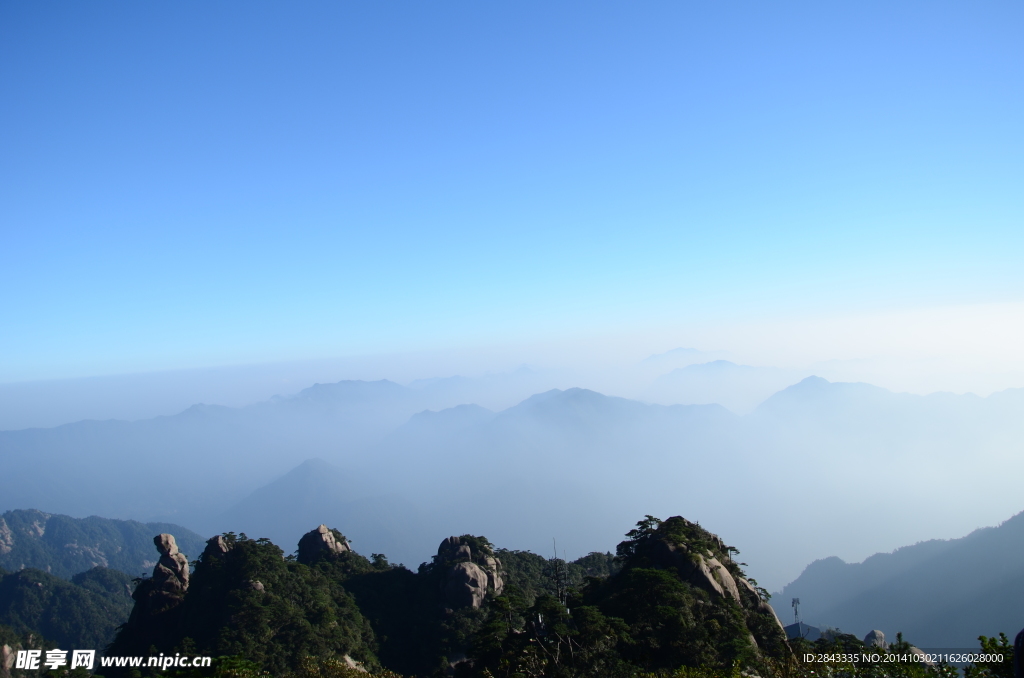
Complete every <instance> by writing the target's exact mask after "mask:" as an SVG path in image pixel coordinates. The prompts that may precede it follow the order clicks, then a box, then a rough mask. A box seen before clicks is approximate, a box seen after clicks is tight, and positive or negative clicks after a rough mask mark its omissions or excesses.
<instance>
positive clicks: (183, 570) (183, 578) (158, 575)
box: [153, 534, 188, 594]
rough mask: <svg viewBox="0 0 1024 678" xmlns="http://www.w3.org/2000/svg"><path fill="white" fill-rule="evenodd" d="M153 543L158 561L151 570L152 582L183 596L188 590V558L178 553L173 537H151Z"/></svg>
mask: <svg viewBox="0 0 1024 678" xmlns="http://www.w3.org/2000/svg"><path fill="white" fill-rule="evenodd" d="M153 543H154V544H156V550H157V551H159V552H160V561H159V562H157V564H156V567H154V568H153V580H154V581H157V582H159V583H160V584H161V587H162V588H164V589H166V590H168V591H174V592H177V593H181V594H184V593H185V591H187V590H188V558H187V557H186V556H185V554H184V553H181V552H180V551H178V545H177V544H176V543H175V542H174V535H170V534H158V535H157V536H155V537H153Z"/></svg>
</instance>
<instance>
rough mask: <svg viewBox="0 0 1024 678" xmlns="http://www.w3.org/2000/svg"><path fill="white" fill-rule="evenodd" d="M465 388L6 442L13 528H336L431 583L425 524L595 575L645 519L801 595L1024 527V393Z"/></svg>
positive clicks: (201, 411) (302, 402) (0, 465)
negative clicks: (648, 394)
mask: <svg viewBox="0 0 1024 678" xmlns="http://www.w3.org/2000/svg"><path fill="white" fill-rule="evenodd" d="M736 367H741V366H736ZM701 369H727V370H731V369H732V368H731V367H725V368H723V367H722V366H721V365H719V366H717V367H714V366H713V367H711V368H706V367H702V368H701ZM456 381H457V380H456ZM458 388H461V386H459V385H458V384H457V383H455V382H450V383H445V384H442V383H441V382H438V383H437V384H434V385H431V384H420V385H418V387H417V388H410V387H406V386H400V385H398V384H395V383H392V382H388V381H377V382H361V381H344V382H339V383H336V384H318V385H315V386H313V387H310V388H308V389H306V390H304V391H302V392H300V393H299V394H298V395H296V396H294V397H291V398H280V399H275V400H272V401H268V402H265V403H260V404H258V405H253V406H250V407H245V408H226V407H218V406H210V405H197V406H194V407H192V408H189V409H188V410H186V411H184V412H182V413H180V414H178V415H175V416H172V417H158V418H155V419H149V420H144V421H138V422H117V421H107V422H95V421H89V422H79V423H77V424H69V425H66V426H60V427H57V428H53V429H29V430H23V431H3V432H0V470H2V472H3V476H4V478H5V481H6V484H5V488H4V493H3V495H2V496H0V510H4V509H14V508H24V507H26V506H37V507H39V508H41V509H44V510H46V511H48V512H52V513H64V514H70V515H90V514H99V515H107V516H113V517H116V518H141V519H143V520H147V521H163V522H174V523H176V524H180V525H187V526H189V527H190V528H191V529H193V530H196V531H198V532H200V533H202V534H204V535H210V534H214V533H217V532H221V531H225V530H238V529H244V530H245V531H246V532H247V533H248V534H250V536H253V537H260V536H268V537H269V536H273V537H274V538H275V539H284V535H286V534H294V531H295V529H297V528H299V526H302V527H303V528H304V527H305V526H306V525H308V524H310V521H312V522H313V523H314V524H318V523H319V522H323V521H325V520H328V521H330V520H334V521H336V522H337V524H344V525H346V528H345V529H346V532H347V533H350V534H351V535H352V536H353V538H354V539H355V540H357V543H358V544H359V548H360V550H363V551H364V552H378V553H386V554H387V555H388V556H389V558H391V559H392V560H394V561H402V562H406V563H409V564H414V563H416V562H419V561H421V560H423V559H425V558H426V557H428V556H429V554H430V550H431V548H432V547H431V545H430V544H427V543H426V542H424V541H423V540H421V539H419V538H418V537H417V535H418V534H420V533H422V530H421V526H423V525H428V526H430V528H431V529H430V530H429V532H430V533H431V534H437V533H445V534H463V533H466V532H472V531H475V532H478V533H482V532H484V531H486V532H487V534H489V535H493V536H494V538H495V539H497V540H500V542H501V543H504V544H509V545H510V546H512V547H515V548H522V549H531V550H534V551H536V552H542V553H543V552H546V550H547V549H550V548H551V547H550V544H549V541H548V540H550V539H551V537H555V538H557V540H558V544H559V549H568V550H569V552H570V553H569V555H570V557H571V556H573V555H575V556H576V557H578V556H581V555H584V554H586V553H588V552H590V551H592V550H597V549H600V548H603V547H604V545H606V544H608V543H612V541H613V540H614V539H616V538H617V537H618V535H621V534H622V533H623V532H625V531H626V530H628V529H629V527H630V525H631V524H632V521H634V520H635V516H637V515H644V514H647V513H650V514H654V515H673V514H683V515H687V516H692V517H693V518H694V519H698V520H700V521H702V523H703V524H706V525H707V526H708V527H709V528H710V529H714V530H715V531H719V532H727V533H729V534H732V535H735V538H736V540H737V541H738V542H740V543H743V544H744V545H745V550H746V552H745V553H744V559H745V560H746V561H747V562H749V563H750V564H751V574H752V575H753V576H755V577H756V578H758V580H759V581H761V582H762V584H763V585H766V586H769V587H772V588H779V587H781V586H782V585H783V584H784V583H785V582H786V581H789V580H791V579H792V578H793V577H795V576H796V575H797V574H798V573H799V571H800V568H801V567H803V566H804V565H805V564H806V563H808V562H810V561H812V560H815V559H817V558H821V557H823V556H826V555H832V554H837V555H840V556H842V557H844V558H847V559H848V560H856V559H860V558H863V557H866V556H867V555H869V554H871V553H875V552H879V551H885V550H891V549H894V548H896V547H898V546H901V545H903V544H907V543H913V542H916V541H920V540H921V539H925V538H933V537H948V536H954V535H956V534H965V533H966V532H968V531H969V530H971V529H973V528H975V527H977V526H978V525H985V524H995V523H996V522H998V521H999V520H1001V519H1002V518H1004V517H1005V516H1007V515H1012V514H1014V513H1016V512H1018V511H1020V510H1021V508H1024V507H1022V506H1021V500H1020V499H1019V496H1020V495H1019V489H1018V483H1016V482H1015V478H1018V477H1020V474H1022V473H1024V454H1021V452H1024V450H1022V441H1024V389H1017V390H1011V391H1005V392H1002V393H997V394H994V395H992V396H989V397H988V398H978V397H976V396H970V395H965V396H955V395H951V394H934V395H930V396H916V395H909V394H895V393H891V392H889V391H886V390H884V389H880V388H877V387H874V386H870V385H868V384H841V383H829V382H827V381H825V380H823V379H819V378H816V377H810V378H807V379H804V380H802V381H801V382H799V383H797V384H794V385H792V386H789V387H788V388H785V389H783V390H781V391H779V392H777V393H775V394H774V395H772V396H771V397H769V398H767V399H766V400H765V402H764V403H762V404H761V405H760V406H758V407H757V408H756V409H755V410H754V411H753V412H751V413H750V414H747V415H743V416H740V415H737V414H735V413H733V412H730V411H729V410H728V409H726V408H724V407H721V406H720V405H715V404H708V405H686V406H683V405H672V406H666V405H652V404H645V403H642V402H639V401H635V400H629V399H625V398H616V397H610V396H605V395H602V394H600V393H597V392H595V391H590V390H586V389H565V390H558V389H555V390H549V391H545V392H543V393H538V394H535V395H532V396H530V397H529V398H526V399H524V400H522V401H521V402H519V403H518V404H516V405H515V406H513V407H508V408H506V409H503V410H500V411H492V410H490V409H488V408H485V407H482V406H480V405H479V404H474V403H457V402H456V403H452V402H451V399H452V398H453V397H454V396H452V393H456V392H457V391H458ZM440 392H443V393H446V394H447V395H444V396H443V397H440V396H438V395H437V393H440ZM444 402H447V403H450V405H445V406H443V407H442V406H438V405H437V403H444ZM312 459H319V460H320V461H315V462H310V461H309V460H312ZM307 462H308V463H307ZM993 466H997V467H998V468H999V469H1000V472H999V473H993V472H989V471H986V469H990V468H993ZM322 513H327V514H329V515H327V516H323V517H317V514H322ZM335 516H337V517H335ZM865 516H877V519H874V520H872V521H871V524H872V527H871V529H870V530H865V529H863V524H864V520H865ZM421 542H422V543H421ZM68 543H70V542H68ZM282 543H287V542H282ZM182 550H183V551H185V552H186V553H188V550H187V548H186V547H183V549H182Z"/></svg>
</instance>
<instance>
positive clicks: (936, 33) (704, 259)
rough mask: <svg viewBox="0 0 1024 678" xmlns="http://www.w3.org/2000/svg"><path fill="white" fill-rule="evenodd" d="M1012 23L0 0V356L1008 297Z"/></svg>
mask: <svg viewBox="0 0 1024 678" xmlns="http://www.w3.org/2000/svg"><path fill="white" fill-rule="evenodd" d="M1022 30H1024V5H1022V4H1021V3H1018V2H981V3H967V2H935V1H929V2H900V3H883V2H856V3H854V2H830V3H821V2H813V3H812V2H806V3H796V2H793V3H735V2H730V3H714V4H712V3H668V2H647V3H625V2H618V3H610V2H559V3H541V2H523V1H520V0H517V1H516V2H455V1H449V2H445V3H427V2H420V3H412V2H406V3H398V2H376V3H326V2H304V3H298V4H284V3H271V2H252V1H246V2H218V3H198V2H175V3H166V2H165V3H135V2H117V3H113V2H99V1H94V2H89V3H71V2H65V3H58V2H54V3H36V2H23V1H11V0H4V1H3V2H0V237H2V240H0V286H2V289H3V295H2V304H3V306H2V309H0V313H2V315H0V356H2V359H0V382H2V381H8V382H9V381H23V380H32V379H43V378H59V377H74V376H84V375H93V374H109V373H122V372H136V371H147V370H163V369H175V368H191V367H201V366H210V365H224V364H235V363H247V362H261V361H275V360H296V359H306V358H319V357H327V356H338V355H351V354H359V353H372V352H387V351H410V350H434V349H441V348H452V347H456V348H457V347H460V346H477V345H487V344H489V343H496V342H503V343H512V344H515V343H516V342H531V341H533V342H535V341H539V340H547V339H553V338H559V337H568V336H576V335H579V334H588V335H594V336H599V335H602V334H608V333H615V332H621V331H622V330H623V328H631V329H633V330H635V331H638V332H642V331H643V330H644V329H645V328H662V327H665V326H671V325H673V324H680V325H684V324H689V325H691V326H692V325H694V324H698V325H699V324H700V323H715V322H735V321H738V320H741V319H749V318H762V319H772V318H784V317H804V318H807V317H810V318H813V317H822V316H828V315H830V314H833V315H834V314H844V313H846V314H851V313H854V314H855V313H870V312H889V311H892V310H897V311H899V310H901V309H903V310H908V311H910V310H914V309H922V308H930V307H935V306H943V305H949V304H966V305H970V304H983V303H990V302H1020V301H1024V286H1022V283H1024V274H1022V272H1021V271H1022V269H1024V267H1022V266H1021V265H1020V262H1021V260H1022V259H1024V191H1022V188H1021V187H1022V186H1024V131H1022V129H1024V128H1022V125H1021V121H1022V120H1024V42H1022V41H1021V40H1020V35H1021V34H1022ZM665 348H671V345H667V346H665ZM704 348H715V347H713V346H704Z"/></svg>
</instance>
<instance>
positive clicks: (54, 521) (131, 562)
mask: <svg viewBox="0 0 1024 678" xmlns="http://www.w3.org/2000/svg"><path fill="white" fill-rule="evenodd" d="M161 532H167V533H170V534H173V535H174V536H175V537H176V538H177V540H178V543H179V544H181V545H182V546H183V550H184V548H188V549H190V550H191V551H192V552H193V553H199V552H200V551H201V550H202V547H203V546H204V542H205V540H204V539H203V538H202V537H200V536H199V535H198V534H196V533H195V532H192V531H191V530H187V529H185V528H184V527H181V526H180V525H172V524H170V523H146V524H143V523H139V522H136V521H134V520H111V519H109V518H100V517H97V516H90V517H89V518H72V517H70V516H63V515H51V514H49V513H43V512H42V511H36V510H16V511H7V512H6V513H4V514H3V515H0V567H2V568H4V569H6V570H21V569H24V568H35V569H37V570H43V571H44V572H47V573H49V574H52V575H54V576H57V577H62V578H64V579H70V578H71V577H72V576H73V575H76V574H78V573H80V572H85V571H86V570H89V569H91V568H94V567H106V568H111V569H114V570H120V571H121V572H125V573H127V574H130V575H133V576H138V575H139V574H140V573H142V572H144V571H147V570H149V569H152V567H153V565H155V564H156V562H155V560H154V558H153V537H154V536H156V535H158V534H160V533H161Z"/></svg>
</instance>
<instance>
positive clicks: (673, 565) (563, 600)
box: [0, 516, 1012, 678]
mask: <svg viewBox="0 0 1024 678" xmlns="http://www.w3.org/2000/svg"><path fill="white" fill-rule="evenodd" d="M332 532H333V535H334V538H335V540H337V542H338V543H345V538H344V536H343V535H342V534H341V533H340V532H337V531H336V530H332ZM448 544H449V546H450V548H448V547H447V546H446V547H445V548H446V549H448V550H443V552H444V553H445V554H448V555H443V556H437V557H435V558H434V559H433V560H432V562H430V563H424V564H423V565H421V566H420V567H419V568H418V570H417V571H415V572H413V571H410V570H408V569H406V568H405V567H402V566H393V565H390V564H389V563H388V562H387V558H386V557H384V556H383V555H381V554H373V556H372V557H371V558H369V559H367V558H365V557H363V556H361V555H359V554H357V553H354V552H352V551H342V552H335V551H332V550H330V549H324V550H322V551H317V550H316V549H313V550H312V551H307V555H304V556H302V558H303V562H299V561H298V560H297V559H296V558H295V557H294V556H288V557H285V555H284V553H283V552H282V550H281V549H279V548H278V547H277V546H275V545H273V544H271V543H270V542H269V541H267V540H265V539H260V540H252V539H248V538H247V537H246V536H245V535H237V536H236V535H234V534H231V533H228V534H226V535H224V537H223V548H220V547H218V546H217V544H216V543H212V542H211V545H210V547H208V548H207V549H206V550H205V551H204V553H203V555H202V556H201V557H200V558H199V560H198V561H197V562H196V564H195V571H194V573H193V575H192V577H191V581H190V585H189V587H188V590H187V592H185V593H184V594H181V593H180V591H179V592H177V593H174V594H173V595H171V596H170V597H169V598H167V600H169V601H170V602H169V603H168V604H167V605H165V606H163V607H160V608H145V609H146V610H148V611H147V612H146V613H145V615H144V614H142V613H141V612H140V610H142V609H143V607H140V606H138V605H137V606H136V609H135V612H134V613H133V615H132V618H131V620H130V621H129V622H128V623H127V624H126V625H125V626H124V627H123V628H122V629H121V631H120V633H119V634H118V636H117V639H116V640H115V642H114V643H113V644H112V646H111V647H110V649H109V651H108V653H107V654H108V655H114V656H124V655H152V654H156V653H160V652H162V653H164V654H174V653H178V652H180V653H182V654H187V655H211V656H214V657H216V658H217V659H216V660H215V662H214V666H213V667H212V668H210V669H203V670H199V669H189V670H177V671H169V672H160V671H157V670H152V669H143V670H134V671H126V670H123V669H122V670H121V673H118V671H114V670H111V671H109V673H108V674H107V677H108V678H117V676H119V675H121V674H123V675H125V676H130V677H132V678H134V677H138V678H142V677H144V676H151V675H152V676H155V675H157V674H159V673H164V675H167V676H177V677H179V678H198V677H199V676H203V677H209V676H214V677H219V678H270V677H273V678H354V677H355V676H367V674H366V673H363V672H361V671H360V670H359V669H356V668H354V667H353V662H358V663H359V664H360V667H361V668H364V669H366V670H367V671H369V675H370V676H379V677H380V678H397V677H399V676H407V677H411V676H419V677H421V678H428V677H429V678H440V677H441V676H446V677H447V676H452V677H454V678H527V677H529V678H576V677H580V678H582V677H583V676H601V677H607V678H655V677H658V678H727V677H728V678H740V677H741V676H744V677H748V676H752V675H757V676H760V677H761V678H812V677H814V678H818V677H820V676H822V675H832V676H844V677H850V678H855V677H859V678H883V677H886V678H946V677H948V678H952V677H953V676H955V675H957V672H956V670H955V669H954V668H952V667H949V666H926V665H924V664H921V663H918V662H916V661H907V662H903V663H880V664H871V663H865V662H861V661H848V662H845V663H843V662H836V663H830V664H822V663H807V662H804V661H803V660H802V657H803V655H804V654H805V653H813V654H816V655H821V654H832V655H843V654H845V655H855V656H858V657H859V656H860V655H862V654H863V653H865V652H867V651H869V649H868V648H865V646H864V644H863V642H862V641H860V640H858V639H857V638H855V637H854V636H852V635H849V634H843V633H840V632H838V631H832V632H830V633H829V634H828V635H827V637H826V638H823V639H821V640H819V641H816V642H815V643H809V642H807V641H804V640H794V641H789V642H787V641H786V640H785V636H784V633H783V631H782V628H781V626H780V625H779V623H778V621H777V620H776V618H775V616H774V614H773V613H772V611H771V608H770V607H769V606H768V605H767V603H766V600H765V598H766V595H765V594H764V592H763V590H760V589H758V588H757V586H756V583H754V582H751V581H750V580H748V579H746V578H745V575H744V572H743V569H742V565H741V564H740V563H737V562H735V561H734V560H733V556H734V555H735V554H736V553H737V551H736V549H734V548H732V547H730V546H727V545H725V544H724V543H723V542H722V541H721V539H719V538H718V537H717V536H715V535H713V534H711V533H709V532H707V531H706V530H704V529H703V528H702V527H700V525H698V524H696V523H691V522H689V521H686V520H684V519H682V518H680V517H673V518H669V519H667V520H665V521H661V520H658V519H656V518H653V517H651V516H648V517H647V518H645V519H644V520H643V521H640V522H639V523H638V524H637V527H636V529H634V530H632V531H630V532H629V533H628V534H627V535H626V539H625V540H624V541H623V542H622V543H620V544H619V545H618V548H617V549H616V555H615V556H612V555H611V554H610V553H605V554H601V553H592V554H590V555H588V556H585V557H584V558H580V559H579V560H576V561H574V562H568V563H567V562H564V561H562V560H560V559H545V558H543V557H541V556H538V555H536V554H533V553H528V552H522V551H509V550H504V549H495V548H494V547H493V546H492V545H491V544H490V542H488V541H487V540H486V539H485V538H483V537H479V536H473V535H463V536H461V537H459V538H458V540H452V542H448ZM465 546H469V552H468V554H467V551H466V550H464V547H465ZM309 553H312V554H313V555H308V554H309ZM493 557H496V558H498V559H499V560H500V561H501V568H500V572H501V576H502V578H503V580H504V585H503V587H502V586H500V585H499V584H497V583H495V584H494V586H490V587H489V588H488V595H487V596H486V598H485V599H484V603H483V604H482V605H481V606H480V607H472V606H469V604H468V603H466V604H465V605H464V606H463V607H460V608H458V609H451V608H450V607H449V606H448V603H447V602H446V601H449V600H453V599H452V598H446V587H448V588H450V586H451V584H452V581H454V580H453V579H451V576H452V573H453V572H466V571H468V570H467V569H466V568H469V570H473V567H474V565H487V563H488V562H491V563H493V560H490V561H489V559H492V558H493ZM459 568H462V570H460V569H459ZM8 576H13V575H8ZM489 581H490V580H489ZM147 582H149V583H147ZM153 582H155V580H143V581H141V582H140V583H139V586H138V588H137V589H136V593H135V598H136V599H137V600H141V599H142V598H143V597H144V596H146V595H149V593H152V592H153V591H154V590H156V589H155V588H154V587H155V586H157V584H156V583H153ZM0 583H2V582H0ZM118 584H119V582H118V581H116V578H112V577H110V576H109V575H108V574H105V573H102V572H95V573H92V574H91V575H90V576H88V577H85V576H83V577H81V582H80V583H76V584H74V585H75V586H77V587H78V588H79V589H81V590H83V591H86V592H90V593H95V594H96V595H99V594H100V593H102V592H108V593H111V592H113V591H115V590H118ZM496 587H497V588H498V589H500V591H499V590H496ZM147 592H149V593H147ZM481 595H482V594H481ZM476 600H477V602H479V598H477V599H476ZM146 615H148V616H146ZM989 646H991V647H989ZM910 648H911V646H910V645H909V643H906V642H905V641H904V640H903V639H902V637H898V638H897V642H896V643H895V644H894V645H893V646H892V648H891V651H892V652H895V653H906V652H909V651H910ZM982 648H983V651H984V650H986V649H988V650H994V649H998V650H999V651H1001V652H1003V653H1004V654H1008V655H1010V656H1012V649H1011V650H1010V652H1007V649H1006V648H1007V641H1006V639H1005V637H1002V638H1001V639H1000V640H998V641H997V640H995V639H985V638H982ZM870 651H871V652H875V651H878V652H884V651H881V650H875V649H873V648H872V649H871V650H870ZM1008 666H1010V664H1009V663H1006V664H1002V665H999V666H994V665H993V666H976V667H972V668H971V669H969V671H968V678H984V677H986V676H990V677H994V678H1004V677H1005V676H1008V675H1009V674H1007V673H1005V671H1006V668H1007V667H1008Z"/></svg>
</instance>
